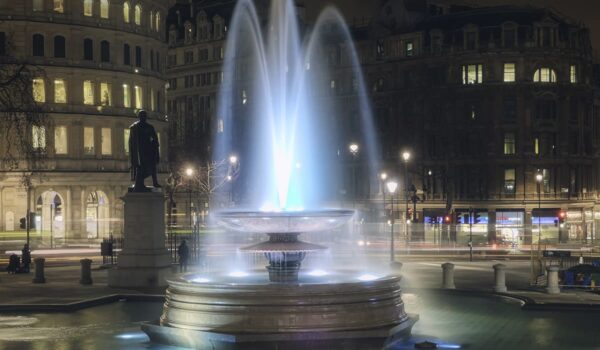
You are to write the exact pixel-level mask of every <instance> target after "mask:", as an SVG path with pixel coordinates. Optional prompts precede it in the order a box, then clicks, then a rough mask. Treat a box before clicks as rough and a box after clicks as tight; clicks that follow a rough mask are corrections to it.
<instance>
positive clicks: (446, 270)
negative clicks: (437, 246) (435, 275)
mask: <svg viewBox="0 0 600 350" xmlns="http://www.w3.org/2000/svg"><path fill="white" fill-rule="evenodd" d="M442 269H443V285H442V288H444V289H455V288H456V286H455V285H454V264H452V263H445V264H442Z"/></svg>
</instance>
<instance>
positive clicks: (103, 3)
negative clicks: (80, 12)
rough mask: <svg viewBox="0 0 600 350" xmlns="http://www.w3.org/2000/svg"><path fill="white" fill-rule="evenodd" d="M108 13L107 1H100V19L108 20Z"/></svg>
mask: <svg viewBox="0 0 600 350" xmlns="http://www.w3.org/2000/svg"><path fill="white" fill-rule="evenodd" d="M109 11H110V7H109V4H108V0H100V17H102V18H108V17H109Z"/></svg>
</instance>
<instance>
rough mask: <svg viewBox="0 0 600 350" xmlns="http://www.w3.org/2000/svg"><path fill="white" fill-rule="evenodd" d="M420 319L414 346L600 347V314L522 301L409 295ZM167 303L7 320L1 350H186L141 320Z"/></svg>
mask: <svg viewBox="0 0 600 350" xmlns="http://www.w3.org/2000/svg"><path fill="white" fill-rule="evenodd" d="M404 302H405V303H406V307H407V310H408V311H409V312H410V313H418V314H419V315H420V320H419V322H417V323H416V325H415V326H414V328H413V337H412V338H411V340H410V341H409V343H408V344H405V345H402V344H395V345H393V346H392V348H393V349H398V350H400V349H414V347H413V345H412V343H414V342H415V341H422V340H435V341H436V342H438V343H440V344H442V345H443V346H444V347H440V348H441V349H457V348H463V349H477V350H506V349H510V350H520V349H523V350H537V349H539V350H567V349H583V350H592V349H598V348H599V347H600V334H599V333H598V332H597V325H598V324H600V314H599V313H597V312H596V313H594V312H560V313H559V312H549V311H548V312H537V311H521V310H520V306H519V305H518V304H516V303H514V302H506V301H503V300H501V299H488V298H479V297H466V296H460V295H455V294H445V293H442V292H440V293H434V294H424V293H419V295H418V296H417V295H414V294H405V296H404ZM161 311H162V303H160V302H155V303H150V302H119V303H113V304H109V305H104V306H98V307H94V308H90V309H86V310H81V311H77V312H73V313H32V314H18V315H15V314H2V315H0V349H2V350H16V349H31V350H34V349H65V350H66V349H86V350H95V349H98V350H100V349H102V350H104V349H155V350H158V349H165V350H167V349H178V348H176V347H169V346H164V345H156V344H151V343H150V342H149V340H148V338H147V337H146V335H145V334H144V333H142V332H141V331H140V328H139V322H141V321H150V320H156V319H157V318H158V317H159V316H160V313H161Z"/></svg>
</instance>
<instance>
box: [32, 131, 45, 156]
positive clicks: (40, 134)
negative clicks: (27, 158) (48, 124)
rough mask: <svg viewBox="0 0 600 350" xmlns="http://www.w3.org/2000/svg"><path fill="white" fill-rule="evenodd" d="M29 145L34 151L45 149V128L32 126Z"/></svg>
mask: <svg viewBox="0 0 600 350" xmlns="http://www.w3.org/2000/svg"><path fill="white" fill-rule="evenodd" d="M31 144H32V146H33V149H35V150H38V151H39V150H44V149H45V148H46V128H45V127H43V126H37V125H34V126H32V127H31Z"/></svg>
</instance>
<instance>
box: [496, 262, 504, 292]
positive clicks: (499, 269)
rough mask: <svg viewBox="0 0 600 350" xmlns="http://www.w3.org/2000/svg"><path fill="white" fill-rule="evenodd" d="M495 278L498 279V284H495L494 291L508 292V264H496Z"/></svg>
mask: <svg viewBox="0 0 600 350" xmlns="http://www.w3.org/2000/svg"><path fill="white" fill-rule="evenodd" d="M494 280H495V281H496V284H495V285H494V292H496V293H506V291H507V289H506V265H504V264H496V265H494Z"/></svg>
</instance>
